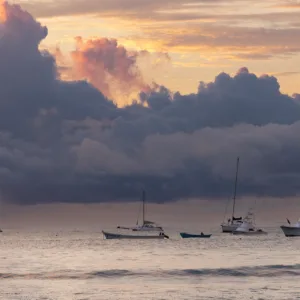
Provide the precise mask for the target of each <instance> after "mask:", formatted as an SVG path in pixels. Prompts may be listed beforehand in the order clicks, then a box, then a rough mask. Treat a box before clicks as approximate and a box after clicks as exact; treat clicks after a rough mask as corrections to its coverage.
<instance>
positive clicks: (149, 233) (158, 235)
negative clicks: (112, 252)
mask: <svg viewBox="0 0 300 300" xmlns="http://www.w3.org/2000/svg"><path fill="white" fill-rule="evenodd" d="M145 199H146V193H145V191H144V190H143V193H142V204H143V211H142V224H141V225H138V224H137V225H136V226H134V227H124V226H118V227H117V228H118V229H127V230H132V231H133V232H134V234H123V233H111V232H107V231H102V233H103V236H104V238H105V239H143V240H148V239H151V240H152V239H165V238H167V239H168V238H169V237H168V236H167V235H166V234H165V233H164V231H163V228H162V227H160V226H158V225H156V224H155V223H154V222H151V221H146V220H145Z"/></svg>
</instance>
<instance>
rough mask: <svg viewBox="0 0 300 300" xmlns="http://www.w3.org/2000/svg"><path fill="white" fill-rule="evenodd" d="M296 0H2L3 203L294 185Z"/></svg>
mask: <svg viewBox="0 0 300 300" xmlns="http://www.w3.org/2000/svg"><path fill="white" fill-rule="evenodd" d="M299 8H300V4H299V3H298V2H296V1H286V2H285V1H265V2H264V3H263V4H262V2H259V1H256V0H251V1H246V0H243V1H242V0H240V1H230V2H229V1H225V0H224V1H222V0H210V1H204V0H202V1H201V0H197V1H193V0H190V1H184V0H172V1H156V0H152V1H148V0H145V1H140V0H126V1H125V0H122V1H121V0H115V1H113V0H110V1H107V0H103V1H99V0H97V1H94V0H85V1H81V0H76V1H74V0H73V1H72V2H71V1H68V0H62V1H59V2H58V1H56V2H51V1H40V2H39V1H23V2H19V3H15V2H1V4H0V182H1V199H2V201H4V202H9V203H16V204H38V203H50V202H68V203H70V202H83V203H91V202H93V203H94V202H107V201H131V200H132V199H139V197H140V192H141V189H146V191H147V199H149V201H154V202H158V203H162V202H170V201H175V200H183V199H197V198H204V199H226V200H227V199H228V197H232V193H233V183H234V176H235V164H236V158H237V156H239V157H240V174H239V181H238V183H239V185H238V195H239V196H241V197H242V196H245V197H249V196H255V197H277V198H278V197H295V196H297V195H298V194H299V191H300V176H299V174H300V159H299V150H300V140H299V138H298V135H299V130H300V122H299V121H300V102H299V101H300V94H298V93H299V92H300V91H299V90H298V89H299V85H298V84H297V83H298V80H299V75H298V69H297V66H298V63H299V62H298V60H299V53H298V51H299V49H300V48H299V45H298V44H299V41H300V39H299V32H300V31H299V24H300V23H298V16H299V13H298V12H299Z"/></svg>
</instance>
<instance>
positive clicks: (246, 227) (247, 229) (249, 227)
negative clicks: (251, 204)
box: [232, 210, 268, 236]
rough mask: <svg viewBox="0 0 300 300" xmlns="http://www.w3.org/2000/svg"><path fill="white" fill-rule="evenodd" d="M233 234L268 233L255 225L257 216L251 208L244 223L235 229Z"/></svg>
mask: <svg viewBox="0 0 300 300" xmlns="http://www.w3.org/2000/svg"><path fill="white" fill-rule="evenodd" d="M232 234H234V235H251V236H252V235H265V234H268V233H267V232H266V231H263V230H262V229H260V228H257V227H256V225H255V216H254V213H253V212H252V210H249V212H248V214H247V216H246V217H245V218H244V219H243V223H242V224H241V225H240V226H239V227H238V228H237V229H235V230H234V231H233V232H232Z"/></svg>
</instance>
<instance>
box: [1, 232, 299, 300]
mask: <svg viewBox="0 0 300 300" xmlns="http://www.w3.org/2000/svg"><path fill="white" fill-rule="evenodd" d="M268 230H269V232H270V233H269V235H268V236H263V237H237V236H232V235H228V234H222V233H220V232H219V231H218V230H215V231H214V232H213V236H212V237H211V238H210V239H198V240H197V239H193V240H191V239H190V240H188V239H181V238H180V237H179V236H178V232H172V230H171V229H170V230H169V231H166V232H167V233H168V234H169V235H170V240H157V241H151V240H149V241H146V240H145V241H142V240H140V241H139V240H119V241H116V240H103V237H102V234H101V230H100V229H99V230H90V232H89V231H88V230H85V231H76V230H67V231H34V230H31V231H30V230H29V231H28V230H27V231H16V230H12V229H10V230H6V231H4V232H3V233H2V234H1V235H0V299H1V300H2V299H3V300H11V299H13V300H25V299H26V300H27V299H28V300H35V299H39V300H47V299H51V300H52V299H53V300H54V299H62V300H73V299H74V300H75V299H76V300H79V299H81V300H83V299H85V300H87V299H114V300H115V299H138V300H140V299H143V300H147V299H165V300H169V299H182V300H183V299H230V300H234V299H238V300H241V299H243V300H247V299H260V300H262V299H272V300H275V299H280V300H282V299H291V300H295V299H300V255H299V253H300V238H299V239H297V238H285V237H284V235H283V234H282V233H281V232H280V228H268Z"/></svg>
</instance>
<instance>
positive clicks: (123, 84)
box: [72, 37, 150, 103]
mask: <svg viewBox="0 0 300 300" xmlns="http://www.w3.org/2000/svg"><path fill="white" fill-rule="evenodd" d="M76 42H77V43H76V50H75V51H73V52H72V61H73V66H74V69H75V72H74V74H76V76H78V78H80V79H81V78H85V79H87V80H88V81H89V82H90V83H91V84H92V85H93V86H95V87H97V88H98V89H99V90H100V91H102V93H104V95H105V96H106V97H108V98H110V99H115V100H116V99H117V100H118V103H120V102H121V101H126V100H130V98H133V97H135V96H136V95H137V94H138V92H140V91H149V90H150V86H149V85H148V84H146V83H145V82H144V79H143V75H142V73H141V71H140V68H139V66H138V62H137V61H138V58H139V57H141V56H147V55H149V56H150V54H149V53H148V52H147V51H140V52H137V51H131V52H129V51H128V50H127V49H126V48H124V47H123V46H121V45H118V41H117V40H116V39H107V38H97V39H93V40H88V41H83V39H82V38H81V37H77V38H76Z"/></svg>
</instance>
